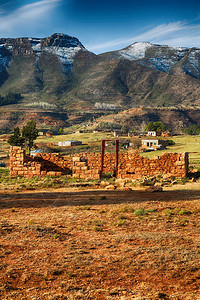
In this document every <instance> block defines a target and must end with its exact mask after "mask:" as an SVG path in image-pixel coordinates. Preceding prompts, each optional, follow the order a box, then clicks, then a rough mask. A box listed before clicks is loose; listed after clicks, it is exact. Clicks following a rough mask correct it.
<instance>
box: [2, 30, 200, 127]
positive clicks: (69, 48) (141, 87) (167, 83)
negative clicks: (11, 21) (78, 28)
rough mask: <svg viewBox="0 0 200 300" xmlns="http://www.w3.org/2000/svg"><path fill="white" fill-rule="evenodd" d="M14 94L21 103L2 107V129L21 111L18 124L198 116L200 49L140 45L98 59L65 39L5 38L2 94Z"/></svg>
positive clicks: (61, 36)
mask: <svg viewBox="0 0 200 300" xmlns="http://www.w3.org/2000/svg"><path fill="white" fill-rule="evenodd" d="M10 92H12V93H20V94H21V95H22V99H21V100H20V101H19V103H17V104H15V105H7V106H3V107H1V109H0V117H1V119H0V128H7V126H8V124H11V123H12V122H11V123H10V121H9V120H10V118H11V119H12V118H13V112H18V114H14V119H15V118H16V115H19V116H20V115H22V114H24V113H25V112H27V113H32V114H34V113H37V112H38V113H39V114H41V116H42V114H43V115H45V114H47V113H48V114H50V115H51V113H53V114H54V115H55V113H56V114H57V117H55V119H56V118H58V120H62V122H64V123H65V124H67V123H68V121H69V120H68V121H67V119H69V115H70V114H72V115H73V114H77V113H78V112H81V111H83V110H84V111H87V112H91V111H92V112H97V111H110V110H115V111H119V110H127V109H129V110H130V109H131V108H137V107H143V109H146V108H147V107H148V109H150V108H152V109H155V108H156V109H161V108H166V107H169V108H170V109H172V108H171V107H173V109H174V108H175V109H179V110H187V109H188V108H191V107H192V109H193V111H194V110H195V109H197V107H199V106H200V49H197V48H180V47H177V48H176V47H169V46H163V45H154V44H151V43H147V42H138V43H134V44H132V45H130V46H128V47H126V48H124V49H121V50H117V51H112V52H107V53H102V54H99V55H95V54H94V53H92V52H90V51H88V50H87V49H86V48H85V47H84V46H83V44H82V43H81V42H80V41H79V40H78V39H77V38H75V37H71V36H68V35H66V34H57V33H55V34H53V35H52V36H50V37H47V38H41V39H39V38H16V39H13V38H1V39H0V95H2V96H5V95H7V94H8V93H10ZM2 111H3V112H4V114H3V117H2ZM5 112H6V114H5ZM11 115H12V117H10V116H11ZM6 116H7V117H6ZM2 118H3V119H2ZM5 118H7V119H6V120H7V121H8V122H5V120H4V119H5ZM22 119H23V118H22ZM47 119H48V117H47ZM2 120H4V121H2ZM17 120H18V119H16V122H17ZM21 121H22V120H21ZM190 121H191V123H192V122H193V121H194V122H197V121H198V120H196V119H195V120H192V118H191V117H190V120H189V122H190ZM16 122H15V121H13V123H12V124H13V125H14V124H15V123H16ZM41 122H44V123H45V120H44V119H43V120H42V121H41ZM41 122H40V123H41ZM62 122H61V123H62ZM72 123H73V122H72ZM59 124H60V123H59Z"/></svg>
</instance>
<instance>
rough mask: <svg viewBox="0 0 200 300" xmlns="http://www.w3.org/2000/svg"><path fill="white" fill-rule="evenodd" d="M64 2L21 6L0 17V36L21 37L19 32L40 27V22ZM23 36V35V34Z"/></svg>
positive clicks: (56, 0) (55, 0) (43, 0)
mask: <svg viewBox="0 0 200 300" xmlns="http://www.w3.org/2000/svg"><path fill="white" fill-rule="evenodd" d="M61 1H62V0H41V1H36V2H33V3H31V4H27V5H24V6H21V7H20V8H18V9H16V10H14V11H13V12H11V13H9V14H7V15H4V16H0V35H3V36H9V35H15V34H17V35H19V32H20V33H21V32H23V31H24V30H25V31H27V30H28V29H32V27H33V26H36V27H37V26H39V24H38V21H41V20H42V18H44V19H45V18H46V16H47V14H48V13H49V12H50V11H52V10H53V9H54V8H55V7H56V6H57V5H58V4H59V3H60V2H61ZM22 34H23V33H22Z"/></svg>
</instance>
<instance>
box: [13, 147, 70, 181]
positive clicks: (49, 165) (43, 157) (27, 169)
mask: <svg viewBox="0 0 200 300" xmlns="http://www.w3.org/2000/svg"><path fill="white" fill-rule="evenodd" d="M10 150H11V151H10V176H11V177H15V176H18V175H19V176H24V177H33V176H47V175H50V176H60V175H63V174H71V172H72V161H71V160H65V159H63V158H62V157H61V156H60V155H59V154H57V153H38V154H37V155H36V156H35V157H32V156H28V155H26V154H25V150H23V149H21V148H19V147H15V146H14V147H11V149H10Z"/></svg>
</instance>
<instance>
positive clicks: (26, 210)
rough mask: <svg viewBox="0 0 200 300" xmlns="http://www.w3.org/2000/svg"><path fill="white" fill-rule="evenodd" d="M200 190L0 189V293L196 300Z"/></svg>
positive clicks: (3, 295)
mask: <svg viewBox="0 0 200 300" xmlns="http://www.w3.org/2000/svg"><path fill="white" fill-rule="evenodd" d="M199 200H200V192H199V191H198V190H189V191H187V190H185V191H183V190H182V191H181V190H176V191H164V192H161V193H148V192H145V191H99V190H98V191H82V192H68V193H66V192H65V193H64V192H63V193H59V192H58V193H56V192H53V193H44V192H41V193H39V192H36V193H34V194H32V193H23V194H0V209H1V215H0V299H35V300H36V299H42V300H43V299H44V300H45V299H121V300H125V299H135V300H136V299H137V300H139V299H140V300H142V299H143V300H144V299H177V300H178V299H181V300H190V299H192V300H193V299H194V300H197V299H200V290H199V286H200V240H199V237H200V202H199Z"/></svg>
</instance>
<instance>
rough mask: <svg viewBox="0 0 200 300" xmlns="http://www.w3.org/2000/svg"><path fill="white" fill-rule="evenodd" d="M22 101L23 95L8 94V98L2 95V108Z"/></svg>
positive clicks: (0, 103) (0, 99)
mask: <svg viewBox="0 0 200 300" xmlns="http://www.w3.org/2000/svg"><path fill="white" fill-rule="evenodd" d="M21 99H22V96H21V94H16V93H8V94H7V95H6V96H1V95H0V106H3V105H10V104H16V103H18V102H19V100H21Z"/></svg>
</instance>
